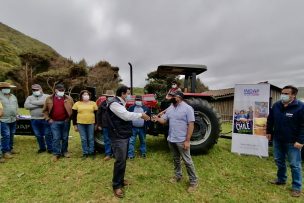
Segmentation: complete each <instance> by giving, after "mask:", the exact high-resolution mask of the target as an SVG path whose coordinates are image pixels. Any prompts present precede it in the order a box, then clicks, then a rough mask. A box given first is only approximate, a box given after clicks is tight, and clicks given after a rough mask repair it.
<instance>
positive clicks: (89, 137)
mask: <svg viewBox="0 0 304 203" xmlns="http://www.w3.org/2000/svg"><path fill="white" fill-rule="evenodd" d="M77 128H78V131H79V134H80V138H81V146H82V153H83V155H89V154H94V124H79V123H78V124H77Z"/></svg>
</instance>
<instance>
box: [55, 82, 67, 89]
mask: <svg viewBox="0 0 304 203" xmlns="http://www.w3.org/2000/svg"><path fill="white" fill-rule="evenodd" d="M55 89H65V88H64V85H63V84H62V83H58V84H56V85H55Z"/></svg>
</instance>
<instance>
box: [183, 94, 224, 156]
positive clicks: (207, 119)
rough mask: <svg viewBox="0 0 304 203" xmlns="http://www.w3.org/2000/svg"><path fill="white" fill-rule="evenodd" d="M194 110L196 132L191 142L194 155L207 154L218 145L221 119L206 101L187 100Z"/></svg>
mask: <svg viewBox="0 0 304 203" xmlns="http://www.w3.org/2000/svg"><path fill="white" fill-rule="evenodd" d="M185 102H186V103H188V104H189V105H190V106H192V107H193V109H194V114H195V122H194V130H193V134H192V137H191V141H190V144H191V146H190V150H191V153H193V154H202V153H207V152H208V150H209V149H211V148H212V147H213V146H214V145H215V144H216V143H217V140H218V138H219V136H220V132H221V117H220V115H219V113H218V112H217V111H216V110H215V109H214V108H213V107H212V106H211V105H210V104H209V103H208V102H207V101H206V100H203V99H200V98H189V99H185Z"/></svg>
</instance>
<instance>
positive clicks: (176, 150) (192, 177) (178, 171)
mask: <svg viewBox="0 0 304 203" xmlns="http://www.w3.org/2000/svg"><path fill="white" fill-rule="evenodd" d="M168 144H169V148H170V151H171V152H172V153H173V163H174V171H175V176H176V177H178V178H181V177H182V176H183V174H182V166H181V159H183V161H184V163H185V165H186V169H187V173H188V176H189V181H190V185H194V184H196V183H197V176H196V173H195V168H194V164H193V161H192V158H191V155H190V149H188V150H184V149H183V142H180V143H173V142H168Z"/></svg>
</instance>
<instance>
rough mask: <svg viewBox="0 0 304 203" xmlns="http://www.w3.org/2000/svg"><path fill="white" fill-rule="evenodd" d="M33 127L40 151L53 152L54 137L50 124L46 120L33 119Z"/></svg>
mask: <svg viewBox="0 0 304 203" xmlns="http://www.w3.org/2000/svg"><path fill="white" fill-rule="evenodd" d="M31 125H32V129H33V131H34V134H35V136H36V138H37V142H38V145H39V149H40V150H44V151H45V150H46V149H47V150H49V151H52V142H53V135H52V133H51V128H50V124H49V123H48V122H47V121H46V120H44V119H32V120H31Z"/></svg>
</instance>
